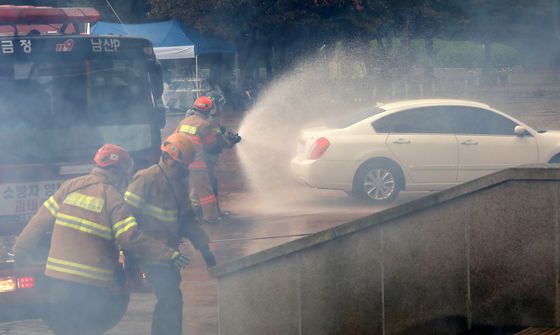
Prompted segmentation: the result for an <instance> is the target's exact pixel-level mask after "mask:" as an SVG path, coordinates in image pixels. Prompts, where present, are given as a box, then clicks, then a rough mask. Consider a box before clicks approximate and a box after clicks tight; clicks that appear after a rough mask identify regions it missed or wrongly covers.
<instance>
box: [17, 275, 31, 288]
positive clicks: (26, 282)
mask: <svg viewBox="0 0 560 335" xmlns="http://www.w3.org/2000/svg"><path fill="white" fill-rule="evenodd" d="M17 287H18V288H32V287H35V279H34V278H33V277H21V278H18V279H17Z"/></svg>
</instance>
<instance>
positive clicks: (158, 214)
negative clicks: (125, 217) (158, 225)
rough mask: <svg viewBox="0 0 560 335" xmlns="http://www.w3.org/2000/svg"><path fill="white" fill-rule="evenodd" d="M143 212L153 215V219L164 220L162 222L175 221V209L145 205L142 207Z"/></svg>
mask: <svg viewBox="0 0 560 335" xmlns="http://www.w3.org/2000/svg"><path fill="white" fill-rule="evenodd" d="M142 211H143V213H144V214H146V215H148V216H151V217H153V218H154V219H157V220H160V221H164V222H175V221H177V211H176V210H166V209H163V208H160V207H156V206H154V205H149V204H148V205H146V206H145V207H144V208H143V210H142Z"/></svg>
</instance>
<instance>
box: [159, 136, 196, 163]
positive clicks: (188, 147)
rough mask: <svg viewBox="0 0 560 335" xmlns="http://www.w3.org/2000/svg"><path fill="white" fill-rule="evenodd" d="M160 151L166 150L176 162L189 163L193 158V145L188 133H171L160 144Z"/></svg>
mask: <svg viewBox="0 0 560 335" xmlns="http://www.w3.org/2000/svg"><path fill="white" fill-rule="evenodd" d="M161 151H163V152H166V153H168V154H169V156H171V158H172V159H173V160H175V161H177V162H180V163H183V164H185V165H189V164H190V163H191V162H192V161H193V159H194V146H193V144H192V142H191V140H189V137H188V135H186V134H183V133H173V134H171V135H169V137H168V138H166V139H165V141H163V143H162V144H161Z"/></svg>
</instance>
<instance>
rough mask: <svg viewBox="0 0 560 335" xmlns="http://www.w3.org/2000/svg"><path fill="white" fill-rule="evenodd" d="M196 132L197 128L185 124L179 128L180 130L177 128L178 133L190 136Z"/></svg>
mask: <svg viewBox="0 0 560 335" xmlns="http://www.w3.org/2000/svg"><path fill="white" fill-rule="evenodd" d="M197 130H198V128H197V127H193V126H189V125H187V124H184V125H182V126H181V128H179V132H181V133H187V134H191V135H195V134H196V131H197Z"/></svg>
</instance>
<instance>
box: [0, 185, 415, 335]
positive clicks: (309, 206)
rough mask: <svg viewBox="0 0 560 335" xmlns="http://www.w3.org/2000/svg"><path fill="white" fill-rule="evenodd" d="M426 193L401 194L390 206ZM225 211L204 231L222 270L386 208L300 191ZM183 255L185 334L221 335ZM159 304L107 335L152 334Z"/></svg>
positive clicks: (237, 196)
mask: <svg viewBox="0 0 560 335" xmlns="http://www.w3.org/2000/svg"><path fill="white" fill-rule="evenodd" d="M423 194H425V193H408V194H406V193H405V194H403V195H401V196H400V197H399V199H397V201H396V202H395V203H393V204H392V205H396V204H400V203H403V202H406V201H410V200H412V199H415V198H418V197H419V196H421V195H423ZM222 207H223V209H224V210H225V211H227V212H229V213H230V214H231V217H230V219H229V220H228V222H226V223H223V224H220V225H212V226H205V227H206V229H207V231H208V233H209V235H210V237H211V240H212V241H213V242H212V244H211V248H212V249H213V250H214V252H215V254H216V258H217V261H218V264H223V263H226V262H229V261H232V260H234V259H237V258H240V257H243V256H247V255H250V254H253V253H256V252H259V251H261V250H265V249H268V248H271V247H273V246H276V245H279V244H282V243H286V242H288V241H291V240H293V239H296V238H300V237H301V235H302V234H310V233H315V232H318V231H321V230H324V229H328V228H330V227H332V226H335V225H338V224H341V223H345V222H348V221H350V220H352V219H356V218H359V217H362V216H365V215H368V214H371V213H373V212H377V211H379V210H382V209H383V208H386V207H387V206H372V205H370V204H367V203H363V202H360V201H356V200H355V199H352V198H350V197H349V196H347V195H346V194H345V193H343V192H336V191H319V190H311V189H306V188H302V189H296V190H292V191H289V192H285V193H281V194H275V195H274V197H273V198H269V199H267V198H266V197H264V196H262V195H258V194H252V193H225V194H223V197H222ZM182 249H183V250H182V251H184V252H185V253H186V254H189V255H190V256H191V259H192V264H191V265H190V266H189V267H188V268H187V269H186V270H184V271H183V273H182V275H183V284H182V290H183V297H184V301H185V305H184V323H183V324H184V326H183V327H184V331H183V333H184V334H196V335H215V334H218V315H217V301H218V292H217V283H216V280H215V279H213V278H211V277H210V276H209V275H208V272H207V269H206V266H205V265H204V262H203V260H202V258H201V257H200V255H199V254H198V252H196V251H194V249H193V248H192V247H191V246H190V245H189V244H188V243H187V244H185V245H183V246H182ZM154 304H155V299H154V297H153V295H152V294H150V293H135V294H133V295H132V298H131V303H130V305H129V308H128V311H127V313H126V315H125V316H124V318H123V320H122V321H121V322H120V323H119V324H118V325H117V326H116V327H115V328H113V329H112V330H111V331H110V332H108V333H107V334H108V335H144V334H146V335H147V334H150V325H151V313H152V310H153V307H154ZM4 334H10V335H12V334H13V335H19V334H22V335H23V334H26V335H38V334H52V332H51V331H50V330H49V329H48V327H47V326H46V325H45V324H44V323H43V322H42V321H41V320H23V321H16V322H8V323H0V335H4Z"/></svg>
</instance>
